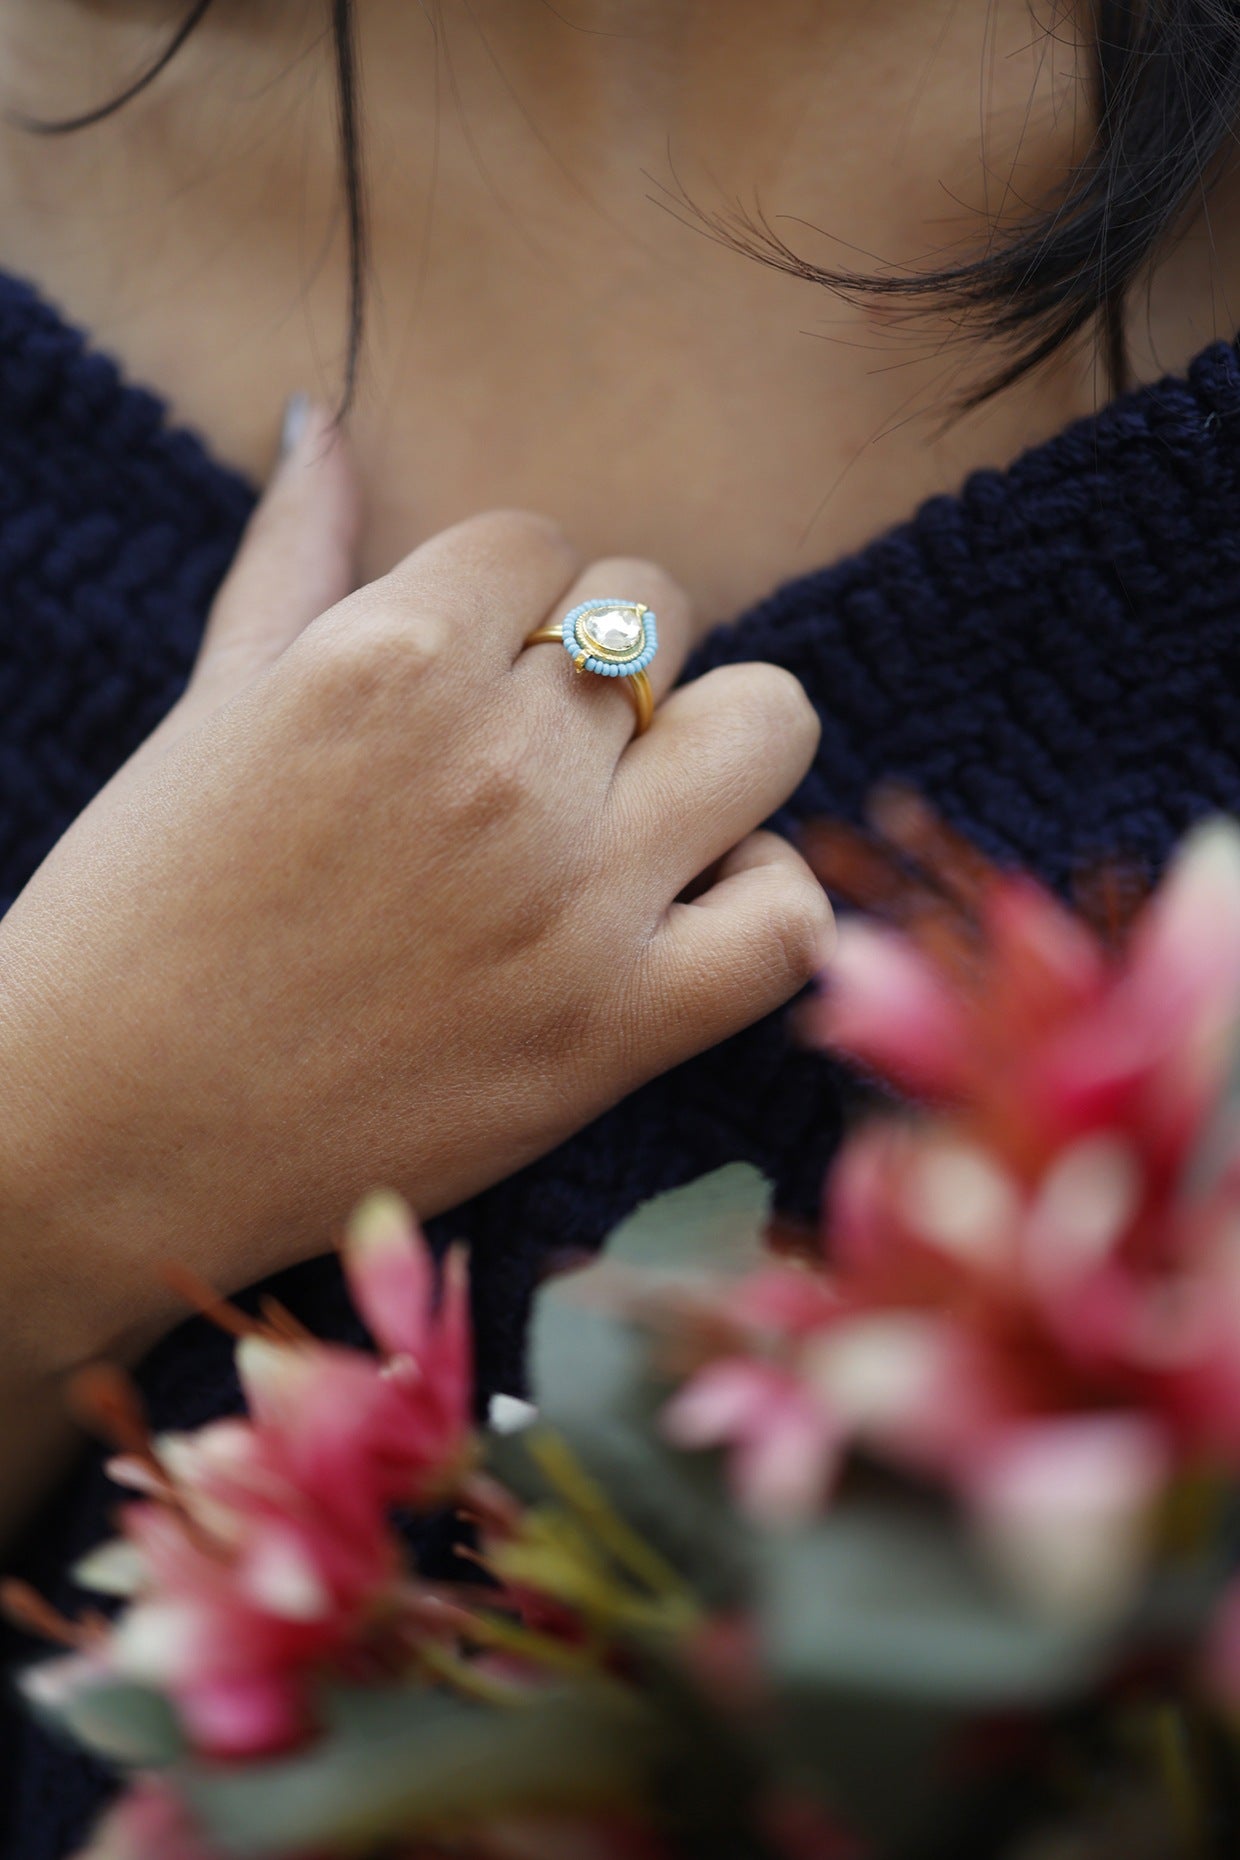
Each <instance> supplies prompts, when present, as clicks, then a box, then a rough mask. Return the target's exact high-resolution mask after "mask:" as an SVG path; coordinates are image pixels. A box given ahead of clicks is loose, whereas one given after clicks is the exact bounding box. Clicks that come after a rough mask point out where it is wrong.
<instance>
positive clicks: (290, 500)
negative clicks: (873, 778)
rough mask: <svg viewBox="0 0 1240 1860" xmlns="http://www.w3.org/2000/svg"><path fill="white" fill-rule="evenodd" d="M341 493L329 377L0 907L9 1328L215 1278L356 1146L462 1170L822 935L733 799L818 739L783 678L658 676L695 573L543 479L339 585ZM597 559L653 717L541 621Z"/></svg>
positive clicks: (290, 1219) (325, 1234)
mask: <svg viewBox="0 0 1240 1860" xmlns="http://www.w3.org/2000/svg"><path fill="white" fill-rule="evenodd" d="M356 508H357V498H356V491H355V487H354V485H353V482H352V474H351V468H350V466H349V464H348V459H347V452H346V449H345V446H344V444H343V442H342V441H340V440H338V439H335V438H333V437H332V436H331V434H330V432H329V429H328V428H327V425H326V422H325V419H324V417H323V416H322V415H321V414H314V415H312V417H311V418H310V421H309V423H308V427H307V430H306V432H305V433H304V434H303V437H302V439H301V440H300V442H299V444H298V446H297V447H296V448H295V449H294V452H293V454H292V456H291V457H290V458H289V459H288V460H286V462H285V463H284V465H283V466H282V467H281V469H280V471H279V472H278V474H277V477H276V480H275V482H274V485H273V488H272V490H271V491H270V492H269V494H268V496H267V498H266V499H265V501H264V505H263V507H262V508H261V509H260V510H259V512H258V513H257V515H256V518H255V521H254V524H253V526H252V529H251V532H250V534H249V535H248V537H247V540H246V543H245V545H244V547H243V549H242V551H241V553H240V555H239V557H238V560H237V563H236V566H235V567H234V569H233V571H232V573H231V574H230V577H229V579H228V582H227V583H226V585H225V587H224V588H223V589H222V590H221V593H220V596H219V599H218V602H217V604H216V608H215V611H214V613H213V616H212V620H211V625H210V628H209V630H208V633H207V636H206V639H205V641H204V646H203V651H202V656H201V659H200V662H199V665H198V668H197V670H196V673H195V676H194V679H193V681H192V683H191V685H190V687H189V689H188V691H187V693H186V695H185V697H184V698H183V699H182V700H181V702H180V703H179V704H178V705H177V706H176V708H175V709H174V711H173V712H172V713H171V714H170V716H169V717H168V718H167V719H166V720H165V722H164V723H163V724H162V725H161V726H160V728H159V730H158V731H156V733H155V735H154V736H153V737H152V738H151V739H150V741H149V742H148V743H146V744H145V745H144V746H143V747H142V749H141V750H140V751H139V752H138V754H137V755H136V756H135V757H134V758H133V759H132V761H131V762H130V763H129V764H127V765H126V767H125V768H124V769H123V770H122V771H121V772H120V774H119V775H118V776H117V777H116V778H115V780H114V781H113V782H111V783H110V784H109V785H108V787H107V788H106V789H105V790H104V791H103V792H102V793H101V794H100V795H99V796H98V797H97V798H96V800H95V801H94V802H93V803H92V804H91V806H90V807H89V808H88V809H87V810H86V812H85V813H84V814H83V815H82V816H81V818H80V819H79V820H78V821H77V822H76V823H75V824H74V826H73V827H72V829H71V830H70V831H69V832H68V833H67V834H66V835H65V837H64V838H63V840H62V841H61V842H60V843H59V845H58V846H57V847H56V848H55V850H54V851H53V853H52V854H51V856H50V857H49V858H48V859H47V860H46V862H45V863H44V865H43V866H42V867H41V868H40V870H39V871H38V873H37V874H36V875H35V877H34V878H33V880H32V881H31V883H30V885H29V886H28V888H27V889H26V891H25V892H24V893H23V895H22V897H21V898H20V899H19V900H18V902H17V903H16V904H15V905H14V907H13V909H12V911H11V912H10V913H9V915H8V916H7V917H6V918H5V919H4V921H3V923H2V924H0V1065H2V1067H3V1076H4V1080H5V1091H4V1100H5V1108H4V1117H3V1127H2V1128H0V1220H2V1223H3V1256H2V1259H0V1304H2V1306H3V1309H4V1310H5V1311H8V1312H12V1313H20V1318H15V1319H14V1320H13V1323H12V1326H11V1329H12V1332H13V1335H11V1336H9V1337H5V1338H4V1339H2V1340H0V1341H2V1342H3V1346H4V1347H3V1350H2V1351H0V1355H3V1356H4V1357H5V1359H6V1360H7V1362H8V1363H9V1364H10V1365H12V1364H13V1363H14V1361H21V1360H24V1361H25V1362H26V1363H27V1364H28V1365H29V1367H30V1368H31V1369H32V1370H33V1371H36V1372H39V1373H45V1372H48V1371H55V1370H58V1369H61V1368H64V1367H68V1366H70V1365H72V1364H74V1363H76V1362H78V1361H80V1360H82V1359H83V1358H84V1357H86V1356H89V1355H91V1354H93V1353H95V1352H97V1351H99V1350H101V1349H107V1348H116V1347H120V1348H124V1347H125V1344H126V1341H127V1340H128V1339H131V1338H134V1337H138V1336H145V1335H146V1334H148V1332H149V1331H150V1330H151V1329H152V1328H153V1329H155V1330H157V1329H158V1328H159V1326H160V1325H161V1324H165V1323H167V1322H170V1321H172V1320H173V1319H174V1318H175V1317H176V1316H177V1315H179V1313H178V1311H177V1309H176V1307H175V1305H174V1304H173V1302H172V1300H171V1297H170V1295H169V1294H167V1293H166V1292H165V1291H164V1290H163V1289H162V1287H161V1284H160V1281H159V1277H158V1273H157V1264H158V1262H160V1261H161V1260H163V1259H166V1258H169V1257H175V1258H178V1259H181V1260H183V1261H185V1262H187V1263H188V1264H189V1265H191V1266H193V1267H194V1268H195V1269H196V1270H198V1271H199V1272H200V1273H202V1274H203V1275H204V1276H205V1277H207V1278H208V1279H209V1280H211V1282H212V1283H214V1284H216V1285H218V1286H221V1287H222V1288H224V1289H235V1288H237V1287H239V1286H240V1285H242V1284H243V1283H247V1282H249V1281H251V1280H254V1279H257V1278H259V1277H261V1276H263V1275H265V1274H266V1273H268V1272H270V1271H272V1270H274V1269H276V1268H279V1267H281V1266H285V1265H288V1264H290V1263H291V1262H293V1261H295V1260H297V1259H299V1258H301V1257H304V1256H307V1255H309V1254H311V1253H313V1252H316V1251H318V1250H321V1249H322V1248H323V1246H324V1245H325V1243H326V1242H327V1241H328V1239H329V1237H330V1235H331V1233H332V1231H333V1229H334V1228H335V1226H336V1225H337V1223H338V1222H339V1221H340V1220H341V1219H342V1217H343V1216H344V1215H345V1213H346V1212H347V1210H348V1209H349V1207H350V1205H351V1204H352V1202H353V1201H354V1200H355V1198H356V1197H357V1196H359V1195H360V1194H362V1193H363V1192H364V1191H365V1190H366V1189H368V1188H369V1187H371V1186H372V1185H374V1184H376V1183H388V1184H391V1185H393V1186H395V1187H397V1188H399V1189H401V1190H402V1191H403V1192H404V1193H405V1194H406V1195H407V1196H408V1197H409V1199H410V1200H411V1201H412V1202H413V1204H414V1205H415V1206H416V1207H417V1208H418V1209H419V1211H420V1212H422V1213H423V1214H431V1213H434V1212H436V1211H438V1210H442V1209H444V1208H448V1207H451V1206H453V1205H454V1204H456V1203H458V1202H460V1201H461V1200H463V1199H464V1198H465V1197H467V1196H469V1195H471V1194H473V1193H474V1192H476V1191H477V1190H479V1189H481V1188H482V1187H484V1186H485V1185H487V1184H489V1183H492V1182H494V1181H496V1180H498V1179H499V1178H501V1177H503V1176H505V1175H508V1174H509V1173H511V1172H512V1171H513V1170H514V1169H517V1168H518V1167H520V1166H521V1165H522V1164H523V1163H526V1162H528V1161H530V1160H531V1159H532V1158H533V1157H535V1156H537V1155H539V1154H541V1153H543V1152H545V1151H547V1150H549V1149H550V1148H552V1147H553V1146H554V1145H555V1144H557V1143H558V1142H560V1141H561V1140H562V1139H563V1138H565V1137H566V1136H568V1135H569V1134H570V1133H571V1132H572V1131H573V1130H574V1129H576V1128H578V1127H579V1126H581V1125H583V1124H585V1123H587V1122H588V1121H589V1120H591V1119H592V1118H593V1117H595V1116H596V1115H597V1114H598V1113H599V1112H600V1111H602V1110H603V1109H604V1108H605V1107H606V1106H608V1105H610V1104H612V1103H614V1102H615V1101H616V1100H618V1099H619V1098H621V1097H623V1096H624V1095H625V1094H626V1093H627V1092H629V1091H630V1090H632V1088H633V1087H634V1086H636V1085H637V1084H639V1083H640V1082H641V1081H642V1080H644V1079H646V1078H648V1077H650V1076H651V1075H653V1074H655V1073H657V1072H659V1071H661V1070H664V1069H665V1068H667V1067H670V1066H672V1065H675V1064H676V1063H677V1062H678V1061H680V1060H682V1059H685V1058H687V1057H688V1056H689V1055H691V1054H692V1053H694V1052H696V1051H698V1050H700V1049H702V1048H705V1047H708V1046H710V1045H712V1044H714V1043H715V1042H717V1041H719V1040H721V1039H722V1038H724V1037H725V1036H726V1035H728V1034H730V1033H732V1032H734V1031H735V1030H737V1029H739V1028H741V1027H743V1026H744V1025H746V1024H747V1023H748V1022H750V1021H753V1020H755V1019H757V1018H758V1017H760V1016H761V1015H763V1014H765V1013H766V1012H767V1011H768V1010H770V1009H772V1008H774V1007H776V1006H777V1005H778V1004H779V1003H780V1002H782V1001H783V1000H785V999H786V998H787V997H789V996H790V995H791V994H793V993H794V992H795V991H796V990H797V989H798V988H799V987H800V986H801V984H802V983H803V982H804V981H805V980H806V979H807V978H808V977H809V975H810V974H811V973H812V971H813V970H814V969H815V967H816V966H817V965H818V963H819V962H820V961H821V959H822V957H823V955H824V953H825V942H826V939H827V937H828V935H829V929H830V915H829V911H828V907H827V905H826V902H825V900H824V898H823V895H822V892H821V889H820V887H819V886H818V884H817V883H816V882H815V880H814V879H813V877H812V876H811V874H810V873H809V871H808V869H807V868H806V867H805V865H804V864H803V863H802V861H801V860H800V859H799V857H798V856H797V855H796V854H795V853H794V852H793V851H792V850H791V849H790V848H789V847H788V846H787V845H785V844H784V843H783V842H782V841H780V840H778V839H776V838H774V837H773V836H771V835H769V834H763V833H757V832H755V831H754V830H755V828H757V826H758V825H759V823H760V822H761V821H762V820H764V819H765V818H766V817H767V816H768V815H769V814H770V813H771V811H772V810H773V809H774V808H775V807H777V806H778V805H779V804H780V803H781V802H782V801H783V800H784V799H785V798H786V797H787V795H788V794H789V793H790V792H791V791H792V789H793V788H794V787H795V786H796V785H797V783H798V782H799V781H800V779H801V777H802V776H803V775H804V773H805V771H806V769H807V768H808V766H809V763H810V760H811V758H812V756H813V753H814V748H815V745H816V742H817V737H818V724H817V720H816V717H815V714H814V712H813V710H812V709H811V707H810V705H809V703H808V701H807V699H806V697H805V695H804V693H803V692H802V690H801V688H800V686H799V685H798V684H797V683H796V682H795V680H793V679H792V678H791V677H790V676H788V675H787V674H786V673H784V672H782V671H779V670H776V669H774V668H772V667H770V666H765V665H743V666H741V665H738V666H731V667H728V668H726V669H723V670H719V671H715V672H712V673H710V674H709V675H708V676H706V677H704V678H702V679H700V680H699V681H697V682H695V683H694V684H691V685H689V686H686V687H684V688H682V689H680V690H678V691H676V692H675V693H673V694H672V695H671V696H670V697H668V696H666V693H667V690H668V687H669V685H670V684H671V683H672V680H673V678H674V676H675V675H676V673H677V672H678V670H679V668H680V666H681V664H682V662H683V659H684V655H685V651H686V648H687V645H688V642H689V614H688V611H687V607H686V602H685V598H684V596H683V594H682V593H681V591H680V590H679V588H678V587H676V586H675V584H674V583H672V582H671V581H670V580H669V578H668V577H667V576H666V575H665V574H664V573H663V572H662V571H661V570H660V569H659V568H657V567H656V566H654V565H653V564H652V563H649V562H643V561H629V560H618V561H610V562H598V563H593V564H589V565H586V564H583V563H582V562H580V561H579V560H578V558H577V557H576V555H575V554H574V552H573V549H572V547H571V545H570V543H569V542H568V541H567V539H566V538H565V537H564V536H563V535H562V534H561V533H560V532H559V531H558V530H557V529H556V528H555V527H554V526H553V525H552V524H550V523H548V522H546V521H544V520H543V519H541V518H538V517H532V516H525V515H519V514H514V513H510V512H500V513H497V514H493V515H487V516H480V517H477V518H474V519H472V520H471V521H469V522H466V523H462V524H460V525H458V526H457V527H456V528H454V529H451V530H448V531H446V532H444V533H443V534H442V535H439V536H436V537H434V538H433V539H432V540H431V541H429V542H427V543H425V544H423V546H422V547H421V548H419V549H417V550H415V551H414V553H413V554H412V555H410V556H409V557H407V559H406V560H405V561H403V562H402V563H401V564H400V565H399V566H398V567H397V568H396V569H395V570H394V571H393V572H392V573H391V574H389V575H387V576H384V577H383V578H382V579H381V580H379V581H376V582H374V583H372V584H371V585H369V586H367V587H364V588H362V589H360V590H359V591H357V592H354V593H349V592H347V590H348V588H349V586H350V585H351V580H352V551H353V541H354V537H355V534H356V528H357V519H356ZM591 595H613V596H619V597H623V598H630V599H639V600H643V601H645V602H647V603H648V604H649V605H650V606H651V607H653V608H654V609H655V610H656V611H657V613H658V617H659V632H660V642H661V643H660V651H659V653H658V656H657V657H656V659H655V661H654V664H653V666H652V667H651V678H652V682H653V683H654V684H655V688H656V696H657V697H659V698H663V699H664V701H663V703H662V705H661V708H660V709H659V710H658V712H657V714H656V717H655V720H654V723H653V725H652V726H651V728H650V730H649V731H648V733H647V734H646V735H645V736H644V737H642V738H641V739H640V740H639V741H634V740H633V715H632V711H631V709H630V706H629V704H628V702H627V699H626V697H625V694H624V692H623V691H622V690H620V689H618V688H617V687H616V686H615V684H614V683H613V682H612V681H604V680H601V679H589V678H582V679H576V678H574V675H573V671H572V667H571V665H570V664H569V662H568V657H567V655H566V654H565V653H564V652H562V651H560V650H558V649H556V648H554V647H550V646H538V647H531V648H529V649H523V642H524V640H525V638H526V636H527V635H528V634H529V632H530V631H531V630H532V628H534V627H535V626H536V625H537V624H538V623H539V622H540V621H542V620H544V619H546V618H548V617H552V616H559V615H562V614H563V613H564V612H565V611H567V609H568V608H569V607H570V606H572V605H573V604H575V603H576V602H577V601H579V600H583V599H586V598H588V597H589V596H591ZM324 610H325V611H324ZM703 873H710V874H711V878H710V882H709V883H708V884H707V885H706V887H705V888H704V889H697V890H696V891H695V894H694V896H693V898H692V901H691V902H689V901H684V900H683V899H682V898H681V894H682V893H683V892H684V891H685V889H686V887H689V886H690V885H692V884H693V883H694V881H695V880H697V879H699V878H700V877H701V875H702V874H703ZM17 1343H20V1345H21V1348H20V1349H19V1350H18V1352H17V1355H16V1357H15V1355H14V1348H13V1346H14V1345H16V1344H17Z"/></svg>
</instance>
